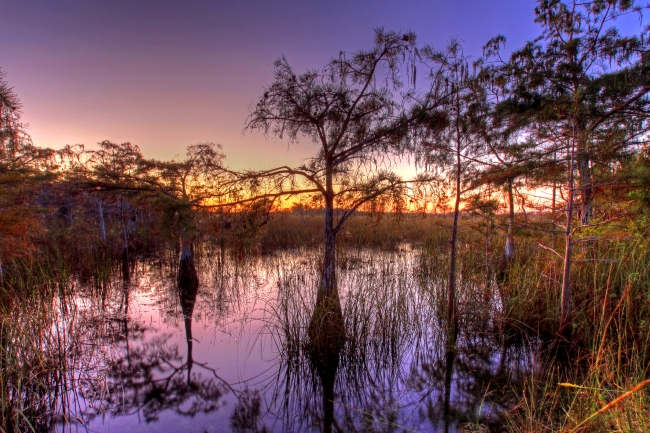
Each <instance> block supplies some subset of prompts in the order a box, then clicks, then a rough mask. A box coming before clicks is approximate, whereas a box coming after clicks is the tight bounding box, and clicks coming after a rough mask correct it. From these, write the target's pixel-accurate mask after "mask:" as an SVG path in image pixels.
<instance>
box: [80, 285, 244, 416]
mask: <svg viewBox="0 0 650 433" xmlns="http://www.w3.org/2000/svg"><path fill="white" fill-rule="evenodd" d="M128 287H129V286H128V282H125V283H124V291H123V293H124V294H123V301H122V305H123V306H124V315H123V319H121V320H120V321H119V323H120V327H121V330H120V331H119V333H117V334H113V337H114V336H115V335H118V336H123V338H119V337H118V339H117V341H115V340H114V341H113V346H116V345H120V346H121V349H122V350H121V351H119V350H118V352H121V353H120V354H119V355H117V356H115V355H114V356H113V357H112V359H111V360H110V361H109V362H108V365H107V371H106V384H107V385H106V389H105V392H104V393H103V394H104V398H102V399H101V400H95V401H94V402H92V403H93V404H90V405H88V407H87V408H86V409H85V410H84V411H83V414H84V419H85V420H86V422H87V421H91V420H92V419H94V418H95V417H97V416H98V415H100V414H101V415H104V414H106V413H108V414H110V415H111V416H121V415H132V414H138V415H142V416H143V418H144V420H145V421H146V422H152V421H156V420H158V418H159V415H160V414H161V413H162V412H164V411H167V410H171V411H173V412H174V413H176V414H178V415H181V416H189V417H193V416H195V415H196V414H198V413H201V412H202V413H210V412H213V411H215V410H217V409H219V408H220V407H221V406H222V404H221V401H220V400H221V399H222V397H223V396H224V395H226V394H228V393H229V392H231V391H232V388H231V387H230V386H229V385H228V384H227V383H226V382H225V381H224V380H222V379H221V378H220V377H219V376H218V375H217V373H216V371H215V370H214V369H213V368H211V367H209V366H208V365H207V363H200V362H196V361H194V359H193V352H192V346H193V342H194V340H193V338H192V315H193V312H194V305H195V303H196V297H197V294H198V282H196V280H194V282H192V281H190V282H189V284H188V282H187V280H179V284H178V287H177V294H178V297H179V300H180V305H181V310H182V314H183V322H184V325H185V336H186V342H187V355H186V358H185V360H184V359H183V356H182V354H181V351H180V350H179V347H178V345H176V344H173V343H170V341H169V340H170V335H169V334H162V335H156V336H154V337H148V336H147V331H148V330H150V329H149V328H148V327H146V326H143V325H141V324H139V323H137V322H135V321H131V320H129V318H128V310H127V309H128V299H129V290H128ZM194 366H197V367H200V368H201V369H202V370H203V372H196V371H193V367H194ZM205 373H207V374H205ZM204 374H205V375H204Z"/></svg>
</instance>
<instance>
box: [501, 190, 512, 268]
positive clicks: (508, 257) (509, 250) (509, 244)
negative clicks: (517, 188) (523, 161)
mask: <svg viewBox="0 0 650 433" xmlns="http://www.w3.org/2000/svg"><path fill="white" fill-rule="evenodd" d="M508 205H509V214H508V237H507V239H506V250H505V252H504V255H503V256H504V258H505V260H506V262H508V261H510V260H512V259H513V258H514V257H515V236H514V230H515V199H514V196H513V194H512V179H508Z"/></svg>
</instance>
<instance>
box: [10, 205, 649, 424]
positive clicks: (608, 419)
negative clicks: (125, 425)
mask: <svg viewBox="0 0 650 433" xmlns="http://www.w3.org/2000/svg"><path fill="white" fill-rule="evenodd" d="M61 230H64V232H63V231H62V232H61V233H59V235H60V236H63V237H61V239H64V240H65V242H68V241H70V240H71V239H72V240H74V242H73V244H74V245H73V246H72V247H70V248H61V247H60V246H59V244H58V242H59V241H61V242H63V241H62V240H61V239H59V240H55V239H54V238H53V239H52V240H51V241H50V243H44V244H43V245H41V246H40V247H39V251H40V253H39V255H37V256H33V257H31V258H21V259H15V260H14V261H12V262H11V263H9V264H8V265H7V269H8V272H6V273H5V277H6V278H5V281H4V285H3V287H2V310H1V311H0V316H1V321H2V322H1V326H2V328H1V335H0V336H1V337H2V343H3V344H2V356H1V361H2V373H1V375H0V376H1V378H0V380H2V383H0V385H1V391H0V392H1V393H2V394H1V396H0V397H1V403H0V404H1V407H0V409H1V411H2V412H1V415H2V420H3V421H2V424H0V426H1V427H2V431H5V432H13V431H42V430H48V429H51V428H53V426H54V425H55V424H56V423H59V424H60V423H68V424H69V425H72V424H75V423H80V421H79V420H76V419H74V416H72V415H71V414H74V413H79V410H78V407H77V409H75V405H77V406H78V405H79V401H77V400H75V398H76V397H75V392H76V391H77V390H80V389H83V390H84V391H83V392H84V393H86V395H88V396H90V395H95V396H98V397H96V399H97V401H100V400H101V397H99V396H101V393H102V392H104V391H102V389H105V385H102V383H104V384H105V382H102V380H105V374H104V373H103V372H105V370H103V369H102V368H103V367H102V366H101V365H100V364H99V363H98V362H99V361H98V360H100V359H102V356H104V355H105V354H109V355H110V351H111V350H112V349H110V348H111V347H112V346H111V344H113V343H115V342H116V341H121V340H120V338H121V337H119V335H120V332H123V331H120V330H119V329H108V328H107V327H106V326H107V325H106V323H109V322H106V321H105V320H104V319H102V318H97V317H95V316H93V315H92V314H89V313H88V312H89V311H93V310H94V311H99V312H101V314H103V315H106V314H109V315H114V316H116V317H118V316H119V317H122V316H123V315H124V312H123V308H124V300H122V301H119V302H118V301H116V299H121V298H120V296H121V295H120V293H121V290H123V289H122V287H121V283H120V282H119V277H118V275H119V266H120V263H119V260H120V258H119V255H117V254H115V253H114V251H115V250H114V249H112V248H111V247H110V246H107V245H102V244H101V243H98V242H94V243H93V242H86V243H84V242H83V239H84V238H83V236H82V234H83V230H80V232H79V233H77V234H75V233H73V231H71V230H68V229H67V228H62V229H61ZM623 233H624V232H623ZM321 234H322V217H321V216H319V215H318V214H308V213H306V214H304V215H300V214H297V213H286V214H278V215H276V216H274V218H273V219H272V220H271V222H270V223H269V224H268V226H266V227H264V229H263V231H262V232H261V233H260V237H259V238H251V239H249V240H248V241H247V242H249V243H248V244H247V245H248V246H247V247H246V248H247V250H246V251H247V252H246V254H243V255H242V254H241V251H239V252H237V251H236V250H233V249H230V250H228V252H227V254H226V255H225V256H224V255H222V254H221V251H220V245H219V244H218V243H216V242H213V241H211V240H209V239H204V240H202V241H200V242H197V245H196V251H195V253H196V263H197V267H198V268H199V269H202V271H201V272H200V276H199V278H200V280H201V281H202V286H201V289H200V294H199V297H198V300H197V304H196V307H195V315H196V316H197V317H201V318H202V320H204V321H210V322H212V323H214V324H215V325H214V326H217V327H218V326H223V327H227V326H229V323H230V321H232V320H236V321H238V322H239V323H240V328H243V327H244V324H245V323H247V322H249V321H251V320H261V321H262V322H263V323H265V324H266V326H265V327H264V328H263V329H262V330H261V331H260V333H259V335H258V337H256V338H260V339H267V338H268V339H271V340H272V341H273V344H274V345H275V347H277V348H278V353H279V360H280V369H279V370H278V377H277V378H276V385H275V386H276V387H277V389H276V390H274V391H273V392H274V393H276V395H277V396H278V398H280V401H283V400H282V399H285V400H284V401H285V403H286V406H285V407H286V408H289V409H283V408H282V407H280V406H279V405H276V406H274V408H275V409H273V408H271V409H268V410H275V411H276V412H277V414H276V415H277V416H278V417H280V418H282V417H285V418H286V420H289V417H290V416H291V415H290V414H289V413H287V412H286V411H287V410H297V411H302V413H308V414H310V415H309V416H308V417H307V419H306V420H305V423H304V424H303V426H305V427H306V428H307V427H309V426H313V425H314V424H315V423H319V422H321V421H318V420H322V419H323V417H324V416H325V414H324V413H323V412H324V411H325V410H328V411H329V410H332V411H334V413H336V414H337V415H336V416H337V419H339V421H340V422H341V423H342V426H345V427H343V428H345V429H347V430H349V431H365V430H368V429H373V428H374V429H379V430H381V429H385V428H389V427H390V426H393V427H395V426H394V425H393V424H395V425H399V426H402V427H404V428H410V427H409V426H414V425H418V423H420V422H422V417H423V416H424V417H425V418H426V417H429V418H431V419H434V418H440V417H442V416H443V415H444V414H443V413H442V412H441V411H442V406H441V404H440V398H441V396H440V389H441V388H443V387H444V376H445V371H444V370H445V368H446V366H445V353H444V350H443V348H444V347H445V345H446V342H445V338H444V337H443V336H444V335H445V321H444V317H445V308H446V303H445V289H444V288H445V287H446V278H447V263H448V238H449V231H448V228H447V227H446V225H445V221H444V218H443V217H435V218H431V217H427V218H422V217H421V216H415V215H404V216H401V217H399V218H397V217H394V216H384V217H382V218H379V219H378V218H377V217H376V216H370V215H364V214H360V215H358V216H355V217H353V218H351V219H350V221H349V224H348V225H347V226H346V229H345V231H343V232H341V234H340V235H339V243H338V245H339V246H338V269H337V273H338V276H339V294H340V299H341V304H342V308H343V317H344V326H345V333H346V336H347V337H348V338H347V339H346V342H345V345H344V346H343V347H342V348H341V350H340V352H339V353H337V354H336V355H337V359H338V361H337V362H338V363H337V364H336V371H335V372H334V376H333V377H334V383H333V384H332V386H334V387H335V389H337V390H338V391H337V392H339V393H340V394H337V396H339V397H336V402H337V403H341V404H334V405H333V406H332V407H329V406H327V407H325V406H324V405H323V401H322V400H323V399H322V397H323V393H322V392H321V395H318V394H314V389H317V390H318V389H320V390H321V391H323V392H324V391H325V390H323V389H322V388H323V386H324V384H325V385H327V386H330V385H328V384H327V382H328V380H329V379H327V377H330V376H328V375H327V374H329V373H327V372H325V373H323V372H322V371H321V372H320V373H319V372H318V368H316V367H314V365H311V364H310V362H311V361H310V358H309V354H308V353H307V351H306V347H307V346H306V343H307V342H308V341H309V335H308V334H309V333H308V328H309V323H310V321H311V319H312V311H313V309H314V305H315V301H316V296H315V294H316V289H317V287H318V284H319V277H320V272H319V262H320V257H321V254H322V252H321V251H320V250H319V248H321V245H320V242H319V239H320V235H321ZM74 236H78V237H74ZM73 237H74V239H73ZM583 239H584V241H581V242H578V243H577V244H576V248H575V264H574V268H573V274H572V278H573V280H572V281H573V305H574V316H573V323H574V326H573V341H572V343H571V344H569V345H567V344H563V345H561V344H558V342H560V341H561V340H560V339H559V338H558V337H557V336H556V335H555V332H556V330H557V327H558V322H557V317H558V316H559V296H560V284H561V260H560V258H559V257H557V256H556V255H555V254H553V253H552V252H550V251H549V250H548V248H543V247H541V246H540V244H542V245H545V246H550V247H557V246H558V245H556V244H555V242H559V241H558V240H557V239H554V238H553V236H552V235H545V234H543V233H542V234H533V235H530V234H529V235H527V236H522V237H521V238H520V239H519V238H518V243H517V247H516V248H517V254H516V258H515V260H513V261H512V262H510V263H508V264H507V267H504V265H503V263H502V261H501V248H502V246H503V245H502V244H503V241H504V240H503V237H500V236H498V235H494V236H491V237H490V236H486V235H485V233H484V231H482V229H481V227H478V226H476V225H475V221H474V219H473V218H471V217H465V218H463V219H462V220H461V232H460V236H459V266H458V269H459V271H458V279H459V291H458V295H459V299H458V305H459V312H460V322H461V326H460V329H461V331H460V334H459V336H458V342H457V347H456V350H457V351H458V354H459V355H458V356H457V357H456V360H455V361H454V365H453V368H454V369H453V385H452V386H453V392H452V395H453V396H454V401H453V403H452V405H451V410H452V412H453V419H455V420H456V421H455V422H456V423H471V424H472V425H479V424H484V425H489V426H491V427H492V428H493V430H495V429H499V428H502V427H499V426H503V425H504V424H505V425H506V426H508V427H509V429H510V430H511V431H531V432H542V431H625V432H628V431H629V432H637V431H638V432H643V431H650V415H648V414H649V413H650V410H649V408H650V393H649V391H648V389H649V388H648V385H644V386H641V387H640V385H641V384H644V383H646V382H645V381H646V380H647V379H648V378H649V377H650V367H648V366H649V365H650V352H649V351H650V332H648V331H650V265H649V264H650V250H649V247H650V241H649V240H647V239H645V238H643V237H632V236H627V235H625V236H622V235H621V234H620V233H616V232H615V231H614V230H612V231H610V232H602V233H589V237H587V236H586V235H585V237H584V238H583ZM155 243H156V242H155V241H153V240H152V241H151V242H150V244H151V245H153V244H155ZM159 245H162V244H159ZM296 246H299V247H300V248H297V249H296ZM142 252H143V253H146V251H145V250H143V251H142ZM140 257H142V256H140ZM131 266H132V267H133V272H132V274H133V275H134V276H135V277H134V278H136V279H137V278H138V276H139V275H149V277H150V278H152V279H154V280H160V281H163V280H164V281H170V282H173V281H175V278H174V276H175V272H176V270H177V267H178V257H177V255H176V254H175V253H174V249H173V248H172V247H169V248H167V249H163V250H162V251H160V252H158V253H157V254H156V255H152V256H151V257H150V258H148V259H147V260H141V259H140V258H139V257H138V255H137V254H134V262H133V263H132V265H131ZM165 290H166V292H165V291H162V292H161V293H163V294H164V293H166V295H165V296H163V295H161V297H160V300H159V307H160V308H163V309H164V310H165V311H173V313H170V314H168V317H169V318H168V320H178V321H180V320H181V318H182V312H181V307H180V306H179V301H178V299H177V298H178V296H177V295H175V288H174V286H173V284H171V283H169V285H168V287H167V288H166V289H165ZM260 293H261V294H262V295H261V297H260ZM75 296H76V297H79V296H81V297H83V299H84V303H85V304H84V305H85V307H84V308H82V309H79V308H78V307H77V306H75V305H77V304H75V302H71V299H73V298H74V297H75ZM111 299H112V301H111ZM111 302H112V304H111ZM116 302H117V303H116ZM121 309H122V310H121ZM233 317H237V318H236V319H233ZM110 323H113V322H110ZM98 324H100V325H98ZM91 330H92V332H93V333H95V334H94V335H89V334H88V333H89V332H91ZM100 334H101V335H100ZM100 337H101V338H100ZM97 338H100V339H103V341H105V344H104V343H102V344H103V345H98V346H96V347H95V346H93V348H92V350H90V349H89V348H88V347H82V346H80V342H83V341H96V340H97ZM111 341H112V342H113V343H111ZM560 346H561V347H562V350H558V347H560ZM100 348H101V350H102V351H105V352H102V353H103V354H104V355H102V354H100V352H97V350H100ZM567 354H568V355H569V356H567ZM110 356H113V355H110ZM82 363H86V364H87V365H88V367H87V368H86V367H82ZM319 368H321V370H322V366H321V367H319ZM327 368H329V367H327ZM326 373H327V374H326ZM330 373H331V372H330ZM323 378H325V379H323ZM324 380H325V382H323V381H324ZM560 384H569V385H570V386H569V385H560ZM294 386H295V387H296V388H295V389H296V390H297V391H296V394H295V395H294V394H291V395H289V396H286V395H285V394H284V389H287V388H284V387H294ZM102 387H104V388H102ZM269 387H272V386H271V385H269ZM281 387H282V389H280V388H281ZM343 390H345V391H343ZM630 390H633V392H629V391H630ZM328 392H329V391H328ZM626 393H627V394H626ZM404 395H411V396H415V397H413V399H411V400H409V399H404ZM621 396H624V398H620V399H619V397H621ZM251 401H252V400H251ZM416 401H417V403H415V402H416ZM418 408H424V409H422V410H423V411H425V412H426V413H427V415H422V411H420V410H419V409H418ZM477 408H480V409H477ZM268 410H267V412H268ZM283 411H285V412H283ZM477 411H478V412H477ZM409 413H410V415H404V414H409ZM477 413H478V414H479V415H477ZM488 413H489V415H488ZM267 415H268V413H267ZM66 417H67V418H66ZM260 422H261V421H260ZM260 425H261V424H260ZM438 427H440V426H438ZM438 427H436V428H438Z"/></svg>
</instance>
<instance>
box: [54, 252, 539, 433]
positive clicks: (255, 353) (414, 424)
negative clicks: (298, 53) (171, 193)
mask: <svg viewBox="0 0 650 433" xmlns="http://www.w3.org/2000/svg"><path fill="white" fill-rule="evenodd" d="M318 257H319V255H318V251H309V250H300V251H292V252H283V253H278V254H275V255H271V256H264V257H257V258H252V259H246V260H243V261H236V260H231V259H228V258H225V259H224V258H221V257H218V256H215V257H207V258H205V257H204V258H202V259H201V260H199V261H197V270H198V272H199V280H200V285H199V287H198V288H197V289H192V288H189V289H187V288H186V289H181V288H179V287H178V284H177V283H176V277H175V272H174V266H173V264H165V263H164V261H156V260H152V261H144V262H138V263H137V264H135V265H134V272H133V275H132V276H131V278H130V280H129V281H123V280H121V279H120V278H115V280H114V281H111V282H109V283H106V284H104V285H100V286H96V285H95V286H91V285H84V284H82V283H77V284H78V287H76V289H75V290H74V293H80V294H78V295H76V296H75V297H74V299H73V300H72V301H71V300H66V301H65V306H59V308H60V309H61V311H62V313H61V318H62V319H61V320H60V321H59V322H58V324H57V327H58V328H59V329H57V330H56V332H57V333H59V334H61V335H63V336H65V338H69V339H70V342H71V344H70V347H74V350H71V351H70V353H69V355H68V356H69V358H70V365H71V366H72V368H71V372H70V379H69V384H68V385H67V388H68V390H67V392H66V393H64V395H63V397H62V404H61V406H60V407H61V408H62V409H61V410H60V411H59V413H58V414H57V419H58V420H59V421H58V424H57V430H58V431H66V432H67V431H75V432H76V431H93V432H126V431H138V432H166V433H172V432H197V433H203V432H231V431H233V432H303V431H340V432H353V431H359V432H365V431H381V432H398V431H400V432H401V431H417V432H438V431H452V432H453V431H481V432H484V431H489V430H487V429H488V428H491V430H492V431H499V430H500V427H499V425H500V424H502V422H503V419H502V416H501V413H502V411H503V409H504V408H505V407H508V405H509V400H508V398H507V395H506V394H507V393H504V392H503V390H504V389H506V388H507V387H508V385H507V384H509V383H516V382H517V381H518V380H522V379H523V378H524V377H525V376H526V375H528V374H530V372H531V369H533V366H534V365H535V355H534V353H535V351H533V350H532V349H531V347H530V346H529V345H525V346H521V345H520V346H516V347H515V346H512V347H508V346H506V345H504V344H503V343H501V342H500V341H499V339H498V338H496V335H497V334H496V333H495V332H493V329H494V328H495V324H494V323H493V322H494V321H493V320H492V319H491V312H494V311H496V310H498V307H499V306H498V296H496V295H490V296H487V295H486V293H485V289H483V288H480V289H477V290H473V289H472V288H471V287H469V286H468V287H466V290H464V291H462V292H463V294H462V295H461V299H460V300H459V303H460V309H461V312H462V313H463V317H464V320H463V321H462V323H461V331H460V334H459V337H458V340H457V342H456V344H455V345H454V349H455V350H453V351H450V350H446V348H447V347H448V346H447V345H446V344H445V338H446V337H445V333H444V332H442V331H441V329H442V324H441V322H440V320H441V319H440V317H444V315H443V314H440V311H442V310H441V308H442V306H441V304H440V301H439V299H444V296H442V294H441V293H438V289H436V287H434V285H433V284H432V283H431V282H430V281H431V279H430V278H429V277H427V275H429V274H431V272H432V269H430V268H429V269H428V270H427V269H425V268H426V267H427V266H429V267H430V266H431V265H430V264H429V265H427V264H426V263H425V261H423V259H422V258H421V255H420V253H419V252H418V251H417V250H411V249H410V248H403V249H402V250H400V251H398V252H391V253H387V252H380V251H374V250H362V251H355V252H346V253H344V254H341V255H340V256H339V269H338V270H337V272H338V279H339V292H340V296H341V302H342V305H343V312H344V319H345V328H346V333H347V335H348V340H347V341H346V344H345V346H344V347H343V348H342V349H341V350H340V351H337V353H335V354H334V355H333V356H330V357H329V358H328V360H326V361H322V360H320V361H319V360H314V359H313V357H310V356H308V355H307V353H306V350H305V344H306V342H307V341H308V338H309V337H308V335H307V327H308V324H309V321H310V318H311V311H312V310H313V305H314V301H315V293H316V287H317V285H318V274H319V272H318V266H317V263H318ZM433 266H434V267H435V265H433ZM433 271H435V269H433ZM427 272H428V273H427ZM486 296H487V297H486ZM479 307H480V308H479ZM64 310H65V311H64ZM470 423H471V424H472V425H473V429H474V430H471V429H470Z"/></svg>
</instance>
